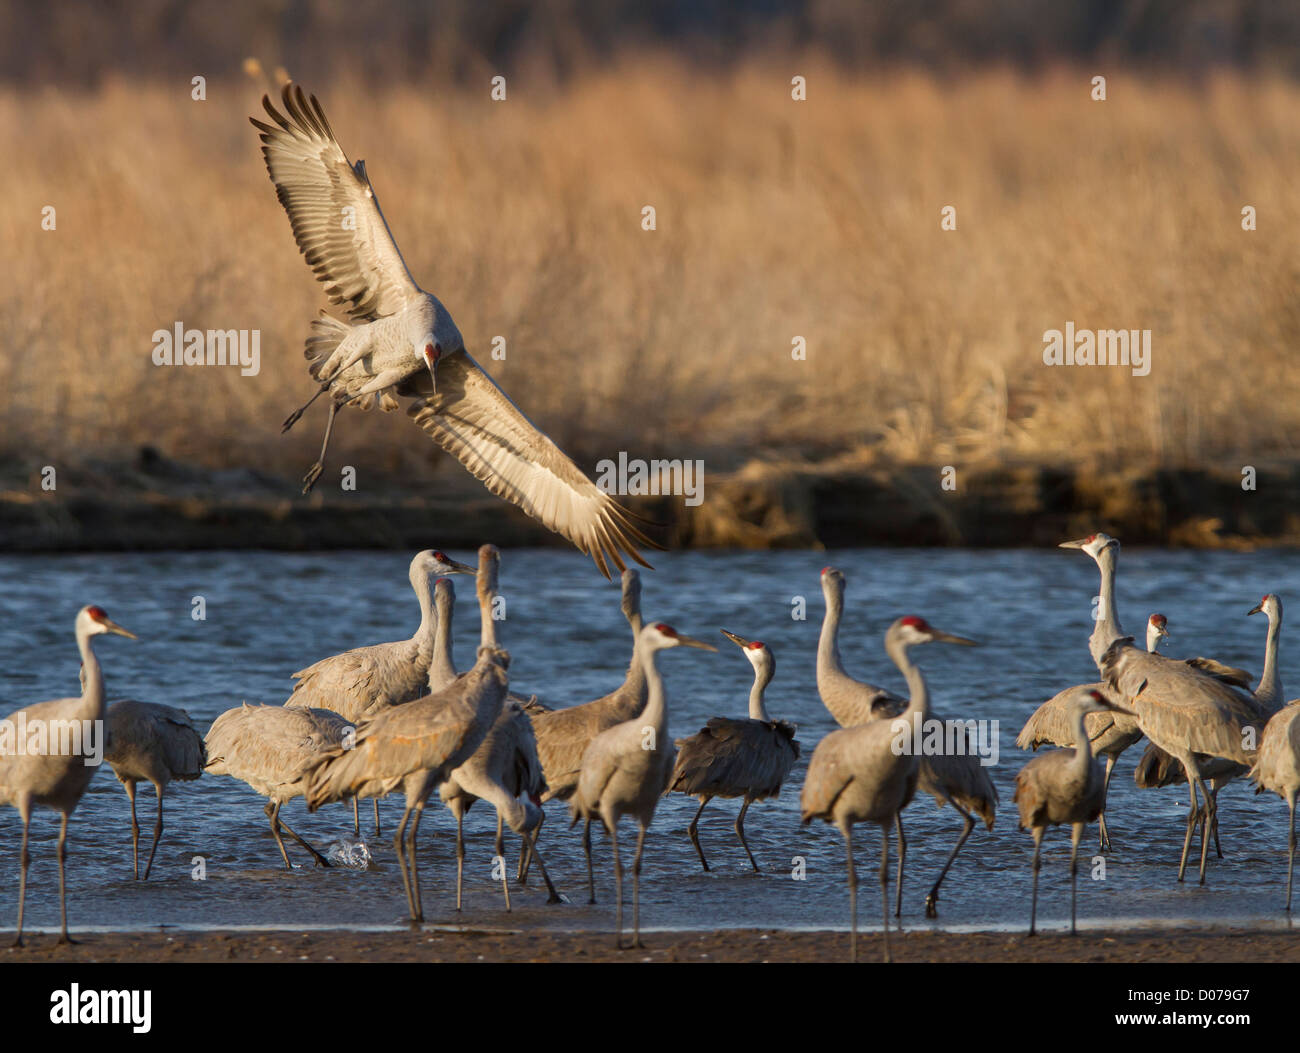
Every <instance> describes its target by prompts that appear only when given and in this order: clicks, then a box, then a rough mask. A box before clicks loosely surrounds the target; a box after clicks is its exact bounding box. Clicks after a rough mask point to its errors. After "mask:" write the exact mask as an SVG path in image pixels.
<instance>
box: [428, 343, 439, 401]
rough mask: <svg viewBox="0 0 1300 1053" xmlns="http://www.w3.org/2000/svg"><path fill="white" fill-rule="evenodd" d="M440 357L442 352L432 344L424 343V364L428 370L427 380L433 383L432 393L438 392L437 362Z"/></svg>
mask: <svg viewBox="0 0 1300 1053" xmlns="http://www.w3.org/2000/svg"><path fill="white" fill-rule="evenodd" d="M441 359H442V352H441V351H437V350H435V349H434V347H433V345H432V344H426V345H425V348H424V364H425V366H426V367H427V368H428V370H429V380H430V381H431V382H432V383H433V393H434V394H435V395H437V394H438V363H439V361H441Z"/></svg>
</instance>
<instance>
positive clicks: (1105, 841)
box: [1097, 753, 1115, 852]
mask: <svg viewBox="0 0 1300 1053" xmlns="http://www.w3.org/2000/svg"><path fill="white" fill-rule="evenodd" d="M1114 768H1115V754H1113V753H1108V754H1106V777H1105V778H1104V779H1102V781H1101V799H1102V801H1103V802H1105V801H1106V800H1107V796H1106V795H1107V793H1108V792H1109V791H1110V773H1111V772H1112V771H1113V770H1114ZM1098 825H1099V826H1100V827H1101V831H1100V833H1099V834H1098V835H1097V836H1098V838H1099V840H1098V847H1099V848H1100V849H1101V851H1103V852H1109V851H1110V831H1109V830H1108V829H1107V828H1106V809H1105V807H1103V808H1102V810H1101V815H1100V816H1099V817H1098Z"/></svg>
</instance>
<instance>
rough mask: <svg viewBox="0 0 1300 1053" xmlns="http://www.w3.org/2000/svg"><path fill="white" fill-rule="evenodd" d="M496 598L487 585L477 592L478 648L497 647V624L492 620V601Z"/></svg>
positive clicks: (492, 589)
mask: <svg viewBox="0 0 1300 1053" xmlns="http://www.w3.org/2000/svg"><path fill="white" fill-rule="evenodd" d="M495 597H496V590H495V589H494V588H493V587H492V586H491V585H490V584H489V585H486V586H482V585H481V586H480V587H479V590H478V612H479V646H480V647H496V646H497V623H496V622H495V621H493V620H492V601H493V600H494V599H495Z"/></svg>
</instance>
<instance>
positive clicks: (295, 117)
mask: <svg viewBox="0 0 1300 1053" xmlns="http://www.w3.org/2000/svg"><path fill="white" fill-rule="evenodd" d="M281 102H282V105H283V107H284V113H281V112H280V111H279V110H277V109H276V108H275V106H274V105H272V103H271V100H270V99H269V98H267V97H265V96H264V97H263V99H262V106H263V108H264V109H265V110H266V113H267V115H268V116H269V117H270V118H271V120H272V122H273V123H272V124H267V123H265V122H264V121H260V120H257V119H256V118H249V120H250V121H251V122H252V124H253V126H254V127H255V128H256V129H257V130H258V132H259V137H260V139H261V142H262V155H263V158H264V159H265V161H266V169H267V172H268V173H269V175H270V177H271V182H272V183H273V184H274V186H275V190H276V196H277V197H278V198H279V201H280V204H281V205H282V206H283V207H284V210H285V212H286V214H287V215H288V217H289V223H290V226H292V228H293V234H294V238H295V240H296V241H297V243H298V248H299V249H300V250H301V251H302V254H303V256H304V257H305V259H306V260H307V263H308V264H309V265H310V266H311V268H312V271H313V272H314V273H315V275H316V277H317V279H318V280H319V281H320V282H321V283H322V284H323V285H324V286H325V292H326V295H327V296H328V297H329V299H330V302H331V303H333V304H336V305H339V306H342V307H344V308H345V309H346V310H347V312H348V315H349V321H348V322H343V321H340V320H338V319H335V318H332V317H329V316H327V315H324V314H322V317H320V318H318V319H317V320H316V321H315V322H314V323H313V324H312V334H311V336H310V337H309V339H308V340H307V348H306V354H307V358H308V361H309V363H310V367H309V368H310V372H311V375H312V377H313V378H314V379H315V380H316V381H317V383H318V384H319V385H320V387H319V390H318V391H317V394H316V396H313V399H312V401H315V398H316V397H317V396H319V395H320V394H322V393H324V392H326V391H328V392H329V395H330V404H329V420H328V423H327V424H326V427H325V438H324V442H323V444H322V446H321V453H320V457H319V459H318V460H317V461H316V462H315V463H314V464H313V465H312V466H311V468H310V469H309V470H308V473H307V476H306V478H305V480H304V484H305V485H304V492H307V491H309V490H311V488H312V487H313V486H314V485H315V483H316V480H317V479H318V478H319V477H320V474H321V471H322V465H323V463H324V459H325V453H326V451H327V449H328V447H329V440H330V435H331V433H332V430H333V426H334V418H335V415H336V414H337V412H338V410H339V408H340V407H341V406H345V405H354V406H357V407H359V408H361V409H368V408H369V407H370V405H371V404H372V403H373V401H374V399H375V398H376V397H378V398H379V402H380V405H381V407H382V408H383V409H385V410H392V409H396V408H398V406H399V405H400V403H399V401H398V398H399V397H405V398H412V399H414V401H413V402H412V403H411V404H410V405H409V406H408V409H407V412H408V415H409V416H411V417H412V419H413V420H414V421H415V423H416V424H417V425H419V427H420V428H422V429H423V430H424V431H425V433H426V434H428V435H429V437H430V438H432V439H433V441H434V442H435V443H437V444H438V445H439V446H440V447H442V448H443V449H444V450H446V451H447V452H448V453H450V454H452V455H453V456H454V457H456V459H457V460H459V461H460V462H461V464H462V465H463V466H464V467H465V469H466V470H467V471H468V472H469V473H470V474H471V475H473V476H474V477H475V478H476V479H478V480H479V481H480V482H481V483H483V485H484V486H486V487H487V489H488V490H489V491H491V492H492V493H493V494H496V495H497V496H498V497H501V498H504V499H505V500H507V501H509V502H511V503H512V504H515V505H517V506H519V507H520V508H521V509H523V511H524V512H526V513H527V514H528V515H530V516H532V517H533V518H534V519H537V520H539V521H540V522H541V523H542V524H543V525H545V526H546V527H547V529H549V530H553V531H555V532H556V533H558V534H561V535H562V536H564V537H566V538H568V539H569V540H570V541H572V542H573V543H574V544H575V545H576V546H577V547H578V548H579V549H580V550H581V551H583V552H584V553H586V554H588V555H590V556H591V557H592V559H593V560H595V562H596V566H597V567H598V568H599V569H600V571H601V573H602V574H604V575H605V576H606V577H608V576H609V566H608V564H609V563H610V562H612V563H613V564H614V565H615V566H617V567H618V569H619V570H622V569H623V567H624V563H623V556H628V557H630V558H631V559H632V560H634V561H636V562H638V563H640V564H642V565H643V566H649V564H648V563H646V562H645V560H644V559H643V558H642V556H641V555H640V553H639V552H638V551H637V547H636V546H637V545H638V544H640V545H644V546H648V547H653V548H657V547H659V546H658V545H656V544H655V543H654V542H653V541H651V540H650V539H649V538H647V537H646V536H645V534H644V533H642V531H641V530H640V529H638V528H637V526H636V525H635V523H634V521H633V520H634V517H633V515H632V513H630V512H628V511H627V510H626V509H624V508H622V507H621V506H620V505H619V504H618V503H617V502H616V501H615V500H614V499H613V498H612V497H610V495H609V494H607V493H605V492H604V491H603V490H601V489H600V488H599V487H597V486H596V484H595V483H593V482H592V481H591V480H590V479H589V478H587V476H586V475H584V474H583V472H582V470H581V469H579V468H578V466H577V465H576V464H574V463H573V461H572V460H570V459H569V458H568V457H567V456H565V454H564V453H563V451H561V450H560V448H559V447H558V446H556V445H555V443H554V442H552V441H551V440H550V439H549V438H548V437H547V436H546V435H545V434H543V433H542V432H541V431H539V430H538V429H537V428H536V427H535V426H534V425H533V424H532V422H531V421H529V420H528V418H527V417H525V416H524V415H523V413H522V412H520V410H519V408H518V407H517V406H516V405H515V404H514V403H513V402H512V401H511V400H510V398H509V397H508V396H507V395H506V393H505V392H504V391H502V390H501V389H500V388H499V387H498V386H497V385H496V383H495V382H494V381H493V380H492V378H491V377H490V376H488V374H487V373H486V372H485V371H484V370H483V369H482V368H481V367H480V366H479V365H478V363H477V362H475V361H474V359H473V358H472V357H471V356H470V355H469V353H468V352H467V351H466V350H465V346H464V341H463V339H462V337H461V333H460V330H459V329H457V328H456V323H455V322H454V321H452V318H451V315H450V314H449V313H448V312H447V309H446V308H445V307H444V306H443V305H442V304H441V303H440V302H439V301H438V300H437V298H436V297H434V296H432V295H430V294H429V293H427V292H425V291H424V290H423V289H421V288H420V287H419V286H418V285H417V284H416V283H415V280H414V279H413V278H412V276H411V273H410V271H409V270H408V269H407V267H406V263H405V261H404V260H403V259H402V254H401V252H400V251H399V250H398V248H397V244H396V242H395V241H394V240H393V235H392V232H391V231H390V230H389V228H388V223H387V221H386V220H385V219H384V215H383V213H382V212H381V211H380V208H379V201H378V199H377V198H376V197H375V191H374V187H373V186H372V185H371V182H370V179H369V176H368V175H367V174H366V168H365V162H363V161H358V162H357V163H356V165H353V164H351V162H349V161H348V158H347V155H346V154H345V153H344V152H343V148H342V147H341V146H340V145H339V143H338V140H337V139H336V138H335V136H334V132H333V130H332V129H331V128H330V125H329V121H328V120H327V119H326V117H325V111H324V109H323V108H322V107H321V104H320V103H319V102H318V101H317V99H316V97H315V96H311V97H310V98H308V97H307V96H306V95H305V94H304V93H303V91H302V89H301V88H298V87H296V86H294V85H290V84H286V85H285V87H284V91H283V94H282V97H281ZM307 405H308V406H309V405H311V403H310V402H309V403H308V404H307ZM306 408H307V406H304V407H302V409H299V410H298V411H296V412H295V413H293V414H292V415H291V416H290V417H289V419H288V420H287V421H285V425H284V427H285V430H288V429H289V428H290V427H292V426H293V424H294V422H295V421H297V420H298V418H299V417H300V416H301V414H302V412H303V410H305V409H306Z"/></svg>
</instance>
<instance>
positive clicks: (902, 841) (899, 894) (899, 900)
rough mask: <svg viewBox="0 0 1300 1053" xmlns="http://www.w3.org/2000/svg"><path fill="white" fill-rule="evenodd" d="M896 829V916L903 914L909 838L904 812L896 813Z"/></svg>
mask: <svg viewBox="0 0 1300 1053" xmlns="http://www.w3.org/2000/svg"><path fill="white" fill-rule="evenodd" d="M894 829H895V830H897V831H898V890H897V891H896V892H895V893H894V898H895V904H894V917H896V918H901V917H902V916H903V860H904V859H906V858H907V838H905V837H904V836H903V813H902V812H895V813H894Z"/></svg>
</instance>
